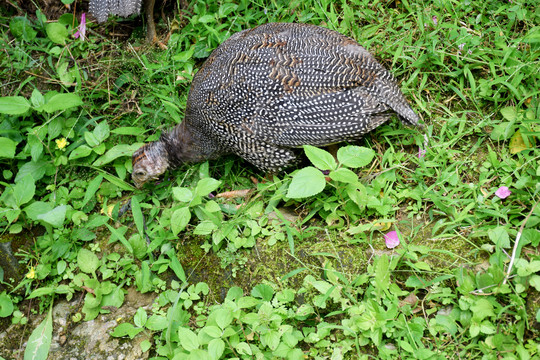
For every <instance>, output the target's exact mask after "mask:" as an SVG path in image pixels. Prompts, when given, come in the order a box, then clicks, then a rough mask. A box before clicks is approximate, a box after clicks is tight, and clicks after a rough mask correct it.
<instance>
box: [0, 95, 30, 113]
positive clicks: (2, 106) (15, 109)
mask: <svg viewBox="0 0 540 360" xmlns="http://www.w3.org/2000/svg"><path fill="white" fill-rule="evenodd" d="M28 109H30V102H29V101H28V100H26V99H25V98H23V97H22V96H4V97H1V98H0V114H7V115H22V114H24V113H25V112H27V111H28Z"/></svg>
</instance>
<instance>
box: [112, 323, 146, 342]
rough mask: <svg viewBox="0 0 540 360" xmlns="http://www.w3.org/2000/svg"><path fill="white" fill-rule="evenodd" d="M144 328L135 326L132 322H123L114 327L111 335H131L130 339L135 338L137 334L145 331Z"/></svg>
mask: <svg viewBox="0 0 540 360" xmlns="http://www.w3.org/2000/svg"><path fill="white" fill-rule="evenodd" d="M143 330H144V329H143V328H140V327H138V328H137V327H135V326H133V325H132V324H130V323H122V324H118V326H117V327H115V328H114V330H113V332H112V333H111V336H113V337H124V336H129V338H130V339H133V338H134V337H135V335H137V334H138V333H140V332H141V331H143Z"/></svg>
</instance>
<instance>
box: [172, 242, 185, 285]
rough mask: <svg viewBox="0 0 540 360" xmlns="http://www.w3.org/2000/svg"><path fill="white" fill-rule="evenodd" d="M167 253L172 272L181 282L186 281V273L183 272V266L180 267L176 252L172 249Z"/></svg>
mask: <svg viewBox="0 0 540 360" xmlns="http://www.w3.org/2000/svg"><path fill="white" fill-rule="evenodd" d="M167 255H169V259H170V261H169V268H170V269H171V270H172V271H173V272H174V274H175V275H176V276H177V277H178V279H180V281H182V282H183V283H186V282H187V280H186V273H185V272H184V268H183V267H182V264H181V263H180V261H179V260H178V257H177V256H176V253H175V252H174V250H172V249H171V250H170V251H169V252H168V253H167Z"/></svg>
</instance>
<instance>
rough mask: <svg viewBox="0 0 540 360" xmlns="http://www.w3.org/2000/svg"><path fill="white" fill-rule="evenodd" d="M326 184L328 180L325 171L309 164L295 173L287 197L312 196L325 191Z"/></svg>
mask: <svg viewBox="0 0 540 360" xmlns="http://www.w3.org/2000/svg"><path fill="white" fill-rule="evenodd" d="M325 186H326V180H325V178H324V175H323V173H322V172H321V171H320V170H318V169H316V168H314V167H312V166H308V167H305V168H303V169H301V170H298V172H296V173H295V174H294V175H293V177H292V181H291V184H290V185H289V189H288V190H287V197H288V198H291V199H300V198H306V197H310V196H313V195H316V194H318V193H320V192H321V191H323V190H324V188H325Z"/></svg>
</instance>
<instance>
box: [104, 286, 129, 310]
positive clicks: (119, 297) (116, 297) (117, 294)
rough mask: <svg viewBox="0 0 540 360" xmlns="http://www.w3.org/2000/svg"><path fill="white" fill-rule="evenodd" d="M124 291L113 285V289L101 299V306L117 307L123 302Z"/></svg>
mask: <svg viewBox="0 0 540 360" xmlns="http://www.w3.org/2000/svg"><path fill="white" fill-rule="evenodd" d="M124 297H125V295H124V291H123V290H122V287H121V286H115V287H114V289H113V291H111V292H110V293H108V294H107V295H104V296H103V298H102V300H101V306H102V307H105V306H113V307H116V308H119V307H121V306H122V304H123V303H124Z"/></svg>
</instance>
